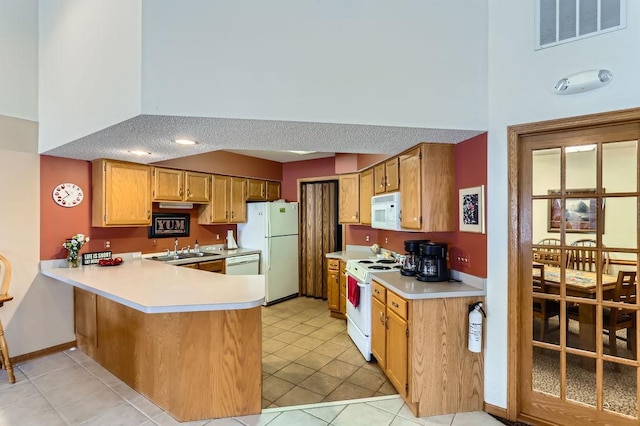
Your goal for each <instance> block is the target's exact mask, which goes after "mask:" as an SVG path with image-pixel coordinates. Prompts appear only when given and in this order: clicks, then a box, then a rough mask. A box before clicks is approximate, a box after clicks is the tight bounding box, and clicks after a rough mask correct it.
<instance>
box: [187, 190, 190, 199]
mask: <svg viewBox="0 0 640 426" xmlns="http://www.w3.org/2000/svg"><path fill="white" fill-rule="evenodd" d="M187 197H191V190H190V189H188V188H187Z"/></svg>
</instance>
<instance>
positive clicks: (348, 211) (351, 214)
mask: <svg viewBox="0 0 640 426" xmlns="http://www.w3.org/2000/svg"><path fill="white" fill-rule="evenodd" d="M338 185H339V193H340V201H339V214H338V216H339V222H340V223H360V175H359V174H358V173H352V174H348V175H341V176H340V177H339V178H338Z"/></svg>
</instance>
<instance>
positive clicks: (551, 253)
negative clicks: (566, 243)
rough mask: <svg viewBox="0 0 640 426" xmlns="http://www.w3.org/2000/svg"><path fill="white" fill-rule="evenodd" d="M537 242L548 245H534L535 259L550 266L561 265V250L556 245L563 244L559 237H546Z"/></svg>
mask: <svg viewBox="0 0 640 426" xmlns="http://www.w3.org/2000/svg"><path fill="white" fill-rule="evenodd" d="M536 244H539V245H545V246H547V247H534V248H533V261H534V262H538V263H542V264H545V265H549V266H558V267H559V266H560V261H561V258H562V256H561V250H560V248H556V247H555V246H559V245H560V244H561V241H560V239H558V238H544V239H542V240H540V241H538V242H537V243H536Z"/></svg>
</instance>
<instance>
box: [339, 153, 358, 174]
mask: <svg viewBox="0 0 640 426" xmlns="http://www.w3.org/2000/svg"><path fill="white" fill-rule="evenodd" d="M357 171H358V154H336V167H335V172H336V174H339V173H353V172H357Z"/></svg>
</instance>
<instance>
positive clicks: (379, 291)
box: [371, 281, 387, 304]
mask: <svg viewBox="0 0 640 426" xmlns="http://www.w3.org/2000/svg"><path fill="white" fill-rule="evenodd" d="M371 285H372V286H373V287H372V288H371V294H372V295H373V297H375V298H376V299H378V300H379V301H381V302H382V303H383V304H384V303H387V289H386V288H385V287H384V286H383V285H382V284H380V283H379V282H376V281H371Z"/></svg>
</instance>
